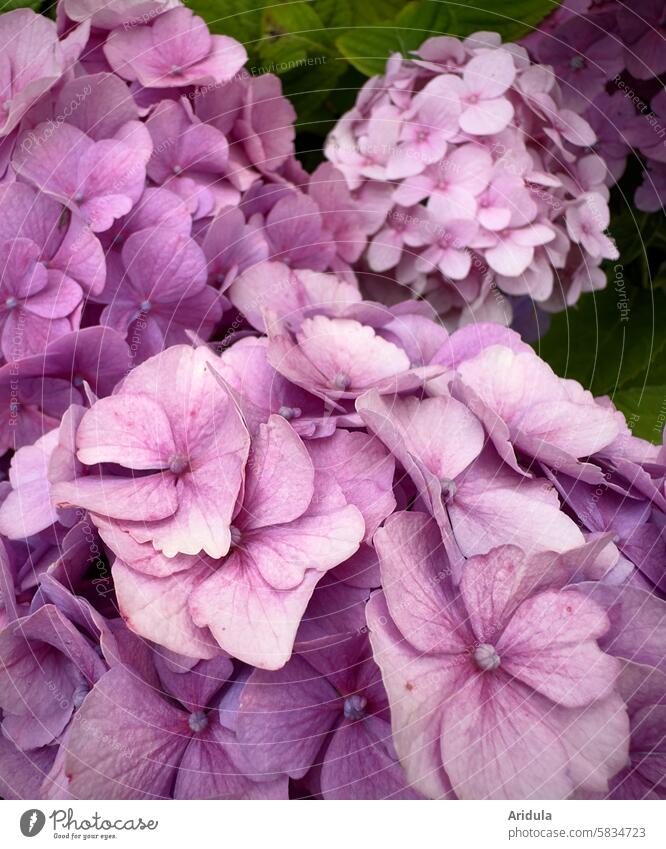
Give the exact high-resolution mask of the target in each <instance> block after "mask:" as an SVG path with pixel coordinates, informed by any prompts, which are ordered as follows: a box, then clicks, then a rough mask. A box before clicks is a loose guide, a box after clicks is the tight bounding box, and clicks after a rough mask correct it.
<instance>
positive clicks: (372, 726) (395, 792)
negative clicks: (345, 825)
mask: <svg viewBox="0 0 666 849" xmlns="http://www.w3.org/2000/svg"><path fill="white" fill-rule="evenodd" d="M321 788H322V793H323V796H324V799H417V798H419V796H418V794H417V793H416V792H415V791H413V790H411V789H410V788H409V786H408V784H407V779H406V777H405V774H404V772H403V770H402V767H401V766H400V764H399V763H398V760H397V757H396V754H395V750H394V749H393V743H392V740H391V726H390V724H389V723H388V722H385V721H384V720H382V719H379V718H377V717H373V716H371V717H366V718H365V719H363V720H361V721H359V722H353V723H349V722H345V723H343V724H342V725H341V726H340V727H339V728H336V729H335V731H334V733H333V736H332V738H331V742H330V743H329V744H328V746H327V748H326V755H325V758H324V764H323V767H322V771H321Z"/></svg>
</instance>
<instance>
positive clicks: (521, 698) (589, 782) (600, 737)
mask: <svg viewBox="0 0 666 849" xmlns="http://www.w3.org/2000/svg"><path fill="white" fill-rule="evenodd" d="M375 540H376V545H377V547H378V551H379V556H380V562H381V565H382V571H383V584H384V590H383V593H382V594H379V595H377V596H375V597H374V598H373V599H372V600H371V602H370V606H369V613H368V620H369V625H370V631H371V639H372V642H373V646H374V649H375V658H376V660H377V662H378V664H379V666H380V668H381V669H382V677H383V679H384V683H385V686H386V688H387V692H388V695H389V703H390V705H391V711H392V721H393V728H394V739H395V744H396V749H397V751H398V755H399V757H400V759H401V762H402V764H403V766H404V768H405V770H406V772H407V776H408V778H409V779H410V781H411V782H412V783H413V785H414V786H416V787H417V788H418V789H420V790H421V792H422V793H424V794H425V795H428V796H431V797H435V798H444V797H448V796H451V795H453V794H455V795H456V796H458V797H459V798H466V799H484V798H506V799H514V798H520V799H523V798H532V799H534V798H546V799H547V798H552V797H553V796H557V797H559V798H563V797H567V796H570V795H571V794H572V793H574V792H576V791H580V790H581V789H583V790H587V789H589V790H598V791H601V792H604V791H606V790H607V789H608V781H609V779H610V778H611V777H612V776H613V775H614V774H615V773H616V772H617V771H618V770H619V769H621V768H622V767H623V766H624V765H625V764H626V762H627V759H628V740H629V722H628V718H627V712H626V707H625V704H624V702H623V700H622V698H621V696H620V695H619V694H618V692H617V689H616V682H617V677H618V674H619V671H620V666H619V663H618V661H617V660H616V659H615V658H612V657H610V656H608V655H606V654H605V653H604V652H602V651H601V649H600V648H599V645H598V642H597V640H598V638H600V637H601V636H603V634H604V633H605V632H606V631H607V630H608V627H609V622H608V618H607V616H606V613H605V612H604V610H603V608H601V607H600V606H599V605H597V604H596V603H595V602H593V601H591V600H589V599H588V598H587V597H586V596H585V594H584V593H582V592H578V591H577V590H576V589H575V588H566V584H567V580H568V578H569V577H570V573H569V569H568V565H567V559H566V557H565V556H561V557H560V558H556V557H553V556H551V563H550V564H549V568H546V569H544V566H545V563H544V558H543V557H542V558H530V557H526V556H525V555H524V554H523V553H522V552H521V551H520V550H519V549H516V548H512V547H500V548H496V549H493V550H492V551H490V552H489V553H488V554H487V555H485V556H480V557H474V558H471V559H469V560H467V561H466V563H465V566H464V570H463V572H462V576H461V581H460V586H459V588H457V589H456V588H454V587H452V586H451V584H450V581H449V579H448V578H447V577H446V576H447V560H446V557H445V555H444V553H443V551H442V547H441V543H440V541H439V534H438V532H437V530H436V526H435V525H434V524H433V523H432V522H430V521H429V520H428V519H427V517H425V516H423V515H422V514H419V513H398V514H396V515H395V516H394V517H392V519H391V520H390V522H389V523H387V525H386V527H385V528H384V529H383V530H382V531H380V532H378V534H377V535H376V537H375ZM574 559H575V558H574ZM546 562H548V561H547V560H546ZM440 575H443V577H442V578H441V579H440V577H439V576H440ZM518 717H520V720H519V721H518V719H517V718H518ZM544 763H547V764H548V769H545V770H544Z"/></svg>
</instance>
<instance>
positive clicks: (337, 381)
mask: <svg viewBox="0 0 666 849" xmlns="http://www.w3.org/2000/svg"><path fill="white" fill-rule="evenodd" d="M333 386H335V388H336V389H342V390H343V391H344V390H345V389H349V387H350V386H351V378H350V377H349V375H348V374H345V373H344V372H342V371H339V372H338V373H337V374H336V375H335V378H334V380H333Z"/></svg>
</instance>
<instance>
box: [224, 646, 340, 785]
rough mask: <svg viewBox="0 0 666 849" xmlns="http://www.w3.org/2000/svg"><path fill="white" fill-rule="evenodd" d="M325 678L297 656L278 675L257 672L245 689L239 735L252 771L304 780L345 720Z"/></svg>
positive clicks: (238, 727) (336, 698)
mask: <svg viewBox="0 0 666 849" xmlns="http://www.w3.org/2000/svg"><path fill="white" fill-rule="evenodd" d="M341 708H342V705H341V699H340V696H339V694H338V693H337V692H336V691H335V689H334V688H333V686H332V685H331V684H330V683H329V681H328V680H327V678H325V677H324V676H322V675H320V674H319V673H318V672H316V671H315V670H314V669H313V668H312V667H311V666H310V665H309V664H308V663H307V662H306V661H305V660H304V659H303V658H302V657H299V656H298V655H294V657H292V659H291V660H290V661H289V663H288V664H287V665H286V666H284V667H283V668H282V669H280V670H278V671H277V672H264V671H263V670H261V669H255V670H254V671H253V673H252V675H251V676H250V678H249V680H248V682H247V684H246V685H245V687H244V688H243V691H242V694H241V700H240V710H239V713H238V719H237V725H236V732H237V734H238V739H239V741H240V743H241V744H242V746H243V748H244V749H245V751H246V753H247V757H248V759H249V760H250V762H251V763H252V765H253V766H254V768H255V769H256V770H257V771H259V772H263V773H276V772H286V773H287V774H288V775H290V776H291V777H292V778H302V777H303V776H304V775H305V774H306V772H307V771H308V770H309V769H310V767H311V766H312V765H313V764H314V761H315V758H316V756H317V753H318V752H319V750H320V749H321V746H322V744H323V743H324V740H325V739H326V736H327V734H328V732H329V731H330V730H331V728H333V726H334V725H335V724H336V722H338V721H339V720H340V719H341V718H342V710H341Z"/></svg>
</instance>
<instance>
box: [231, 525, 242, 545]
mask: <svg viewBox="0 0 666 849" xmlns="http://www.w3.org/2000/svg"><path fill="white" fill-rule="evenodd" d="M229 533H230V534H231V544H232V545H240V541H241V531H240V528H237V527H236V525H232V526H231V527H230V528H229Z"/></svg>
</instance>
